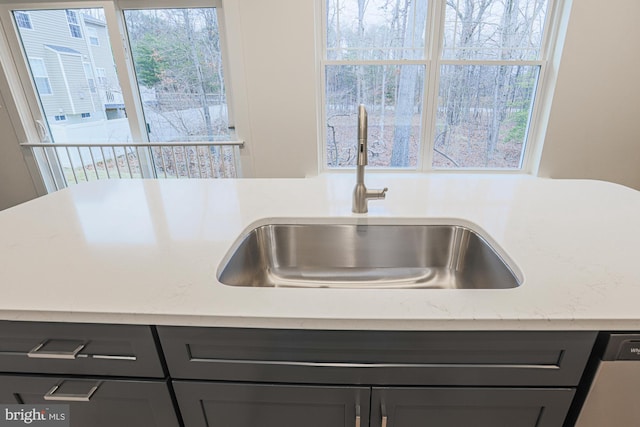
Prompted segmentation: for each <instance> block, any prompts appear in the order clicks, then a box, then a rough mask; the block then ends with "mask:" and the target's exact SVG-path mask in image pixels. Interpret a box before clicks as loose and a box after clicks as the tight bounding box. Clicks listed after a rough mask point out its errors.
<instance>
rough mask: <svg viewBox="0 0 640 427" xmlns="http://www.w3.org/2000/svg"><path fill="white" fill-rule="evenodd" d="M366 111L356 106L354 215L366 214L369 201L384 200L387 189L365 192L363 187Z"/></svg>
mask: <svg viewBox="0 0 640 427" xmlns="http://www.w3.org/2000/svg"><path fill="white" fill-rule="evenodd" d="M367 126H368V125H367V110H366V109H365V108H364V105H363V104H360V105H359V106H358V166H357V171H356V187H355V188H354V189H353V205H352V208H351V210H352V211H353V212H354V213H367V212H368V208H367V202H368V201H369V199H384V198H385V196H386V193H387V190H388V188H387V187H385V188H384V189H382V190H367V187H366V186H365V185H364V167H365V166H366V165H367V163H368V160H367Z"/></svg>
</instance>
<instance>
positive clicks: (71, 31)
mask: <svg viewBox="0 0 640 427" xmlns="http://www.w3.org/2000/svg"><path fill="white" fill-rule="evenodd" d="M65 14H66V17H67V25H68V26H69V34H70V35H71V38H74V39H83V38H84V34H82V26H81V24H80V19H79V18H78V12H77V11H76V10H73V9H65ZM71 16H73V19H74V20H75V21H76V22H71V19H69V18H70V17H71ZM74 29H75V30H77V31H78V34H75V33H74Z"/></svg>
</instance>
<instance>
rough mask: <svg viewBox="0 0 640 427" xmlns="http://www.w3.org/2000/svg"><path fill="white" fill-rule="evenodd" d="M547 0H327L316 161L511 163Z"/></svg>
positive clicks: (434, 165) (437, 165) (536, 64)
mask: <svg viewBox="0 0 640 427" xmlns="http://www.w3.org/2000/svg"><path fill="white" fill-rule="evenodd" d="M551 1H553V0H446V1H445V0H431V1H428V0H408V1H388V0H368V1H367V2H360V1H357V0H326V11H325V13H323V17H324V28H325V30H326V31H325V43H324V56H323V71H324V81H323V85H324V90H323V92H324V95H325V106H324V109H323V110H324V120H325V123H326V129H325V135H326V136H325V138H324V141H325V148H324V150H323V151H324V153H325V154H324V155H325V165H326V166H327V167H330V168H331V167H345V166H353V165H354V164H355V158H356V156H355V151H354V141H355V140H356V136H355V132H356V111H357V109H356V107H357V105H358V104H360V103H363V104H365V106H366V107H367V110H368V113H369V134H368V136H369V150H370V153H369V164H370V165H372V166H380V167H393V168H407V169H423V170H433V169H459V168H466V169H503V170H519V169H520V168H521V167H522V164H523V159H524V156H525V154H526V152H527V150H526V143H527V136H528V134H529V128H530V125H531V116H532V111H533V109H534V103H535V98H536V92H537V88H538V86H539V80H540V76H541V68H542V66H543V65H544V64H545V61H546V56H545V55H546V53H545V51H544V49H543V46H544V45H545V44H544V39H545V33H546V32H547V27H548V21H549V13H548V10H551V8H550V2H551Z"/></svg>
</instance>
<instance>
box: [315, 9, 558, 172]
mask: <svg viewBox="0 0 640 427" xmlns="http://www.w3.org/2000/svg"><path fill="white" fill-rule="evenodd" d="M317 1H318V3H319V4H318V6H317V7H318V8H319V9H318V10H320V11H321V12H320V20H321V23H320V25H318V29H319V31H321V34H320V35H319V36H318V37H317V40H318V43H319V44H320V46H318V49H317V51H318V52H319V53H320V55H321V57H320V58H319V59H320V60H319V61H318V62H319V67H320V73H319V74H320V82H319V85H318V86H319V88H318V92H319V99H320V103H321V105H320V112H319V117H320V123H319V137H318V138H319V144H318V151H319V156H318V160H319V162H320V164H319V166H318V169H319V171H320V172H329V173H334V172H340V171H343V170H346V171H350V170H352V169H353V167H333V166H329V165H328V158H327V151H328V150H327V117H326V102H327V100H326V68H327V66H330V65H355V66H357V65H396V64H419V65H424V66H425V67H426V73H425V79H424V82H423V84H424V88H423V99H422V103H423V104H422V105H423V108H422V119H421V120H422V130H421V133H420V147H419V148H418V156H417V157H418V158H417V162H416V166H415V167H390V166H388V167H373V166H371V168H372V169H375V170H376V171H377V172H378V171H380V172H400V173H415V172H430V173H465V172H468V173H505V174H514V173H516V174H521V173H531V172H533V171H534V170H535V169H536V168H537V164H536V159H535V158H534V157H535V154H536V153H539V152H540V151H541V146H542V143H543V141H542V138H541V133H542V132H543V129H542V127H543V126H544V124H543V123H541V122H542V121H543V120H542V111H543V109H544V105H545V104H547V103H549V102H551V100H550V99H549V98H550V97H551V94H550V93H549V90H547V87H548V82H547V80H548V79H549V77H548V74H549V72H548V68H549V65H550V62H551V60H552V58H553V55H554V51H555V49H556V45H557V41H558V33H559V27H560V25H561V22H562V16H561V15H562V11H563V10H565V7H564V4H565V2H566V0H548V2H549V3H548V6H547V7H548V8H547V15H546V17H545V24H544V25H545V27H544V28H545V30H544V33H543V38H542V43H541V46H540V56H539V58H538V59H537V60H530V61H515V60H509V61H499V60H454V59H443V49H444V27H445V15H446V0H427V1H428V3H427V27H426V32H425V47H424V58H423V59H419V60H413V59H412V60H384V61H371V60H362V61H361V60H357V61H348V60H329V59H328V50H329V49H328V46H327V25H328V23H327V0H317ZM444 65H495V66H499V65H513V66H516V65H524V66H536V67H539V74H538V80H537V84H536V88H535V90H534V92H533V100H534V102H533V108H532V109H531V113H530V120H529V123H528V126H527V129H526V132H525V140H524V141H523V144H524V147H523V150H522V153H521V160H520V167H518V168H495V167H488V168H473V167H459V168H441V167H434V166H433V159H434V155H435V151H434V148H435V135H436V115H437V106H438V105H437V104H438V93H439V86H440V71H441V69H442V66H444ZM354 144H355V142H354Z"/></svg>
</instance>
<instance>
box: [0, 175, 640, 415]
mask: <svg viewBox="0 0 640 427" xmlns="http://www.w3.org/2000/svg"><path fill="white" fill-rule="evenodd" d="M367 184H370V185H372V186H376V187H383V186H385V187H388V188H389V193H388V194H387V199H386V200H377V201H371V202H370V204H369V213H368V214H353V213H352V212H351V194H352V190H353V185H354V182H353V176H351V174H331V175H321V176H319V177H315V178H310V179H280V180H273V179H269V180H267V179H264V180H262V179H247V180H188V181H187V180H184V181H181V180H164V181H162V180H160V181H155V180H132V181H101V182H93V183H88V184H83V185H78V186H75V187H71V188H69V189H66V190H63V191H59V192H57V193H54V194H51V195H48V196H46V197H42V198H40V199H37V200H33V201H31V202H28V203H25V204H23V205H20V206H17V207H15V208H12V209H9V210H6V211H4V212H0V236H2V238H1V239H0V279H1V280H2V282H1V283H2V284H1V285H0V292H2V298H0V403H28V402H46V401H50V400H54V401H61V402H72V403H71V411H72V414H73V416H74V418H73V420H74V421H73V423H75V424H73V423H72V426H74V427H75V426H80V425H97V424H96V423H97V422H98V420H101V422H104V423H106V424H104V425H119V426H123V427H124V426H137V425H150V426H151V425H153V426H157V427H165V426H166V427H170V426H171V427H173V426H178V425H181V426H188V427H192V426H193V427H196V426H198V427H199V426H205V425H210V423H209V421H208V420H213V419H215V420H219V421H220V422H221V423H222V424H223V425H228V426H240V427H249V426H254V425H256V422H257V421H256V420H257V419H259V420H260V422H261V425H264V426H269V427H271V426H274V427H275V426H278V427H282V426H287V427H288V426H297V425H300V423H303V424H304V425H306V426H312V427H314V426H318V427H326V426H337V427H346V426H352V425H355V426H363V427H364V426H374V425H386V424H387V422H388V423H389V425H392V426H395V427H404V426H407V427H409V426H414V425H416V424H420V423H422V422H423V420H424V419H429V420H430V422H431V424H430V425H434V426H451V425H466V424H469V425H476V426H494V425H509V426H511V427H530V426H536V427H560V426H562V425H565V426H570V425H573V422H574V421H575V419H576V418H577V415H578V413H579V411H580V406H581V403H582V401H583V394H584V393H585V392H586V390H587V389H588V386H589V383H590V380H591V376H592V374H593V369H592V368H589V366H595V365H594V364H595V363H596V362H597V358H598V357H600V353H599V351H600V350H598V349H599V348H600V347H601V344H602V342H603V341H602V340H603V339H606V338H607V337H608V335H606V334H602V333H600V334H599V333H598V332H599V331H617V335H616V336H617V339H619V340H620V342H623V343H625V344H624V345H625V346H626V347H625V348H631V349H633V348H635V347H633V345H634V344H633V343H634V342H635V341H633V340H634V339H635V338H634V335H628V334H625V332H629V333H630V332H633V331H637V330H638V329H640V309H638V305H637V301H638V297H639V296H640V270H639V269H637V267H636V263H637V260H636V258H637V253H638V251H637V249H636V247H637V242H639V241H640V224H639V223H638V221H637V217H638V214H639V213H640V193H638V192H637V191H634V190H631V189H628V188H625V187H622V186H618V185H614V184H609V183H604V182H597V181H577V180H564V181H560V180H549V179H540V178H534V177H531V176H522V175H464V174H457V175H445V174H442V175H435V174H434V175H417V174H370V175H369V176H368V177H367ZM273 222H276V223H288V224H304V223H314V222H323V223H329V224H331V223H336V224H344V223H350V224H357V225H366V224H450V223H453V224H461V225H467V226H469V227H471V228H473V229H475V230H477V231H479V232H480V233H481V234H482V235H483V236H484V237H485V238H486V239H488V240H489V241H490V243H491V244H492V245H493V246H494V248H495V249H496V251H497V252H499V255H500V256H501V257H502V258H503V259H504V260H505V261H506V262H507V264H508V265H509V266H510V268H512V269H513V273H514V274H515V275H516V276H517V278H518V280H519V282H520V285H519V286H517V287H513V288H510V289H331V288H295V287H286V288H281V287H271V288H269V287H243V286H228V285H225V284H222V283H220V282H219V281H218V279H217V277H218V273H219V272H220V270H221V268H222V264H223V263H224V262H225V261H226V260H227V259H228V258H229V251H230V249H232V248H233V247H234V246H236V243H237V242H238V239H239V238H240V237H241V236H243V235H244V234H245V233H246V232H247V231H248V230H250V229H252V228H254V227H255V226H259V225H262V224H269V223H273ZM629 340H631V341H629ZM629 343H630V345H631V346H629ZM594 345H595V346H594ZM592 349H595V350H593V351H592ZM589 360H591V362H589V363H591V364H592V365H588V361H589ZM585 367H586V370H585ZM576 393H577V394H576ZM576 395H577V396H579V397H578V398H575V396H576ZM73 402H79V403H73ZM82 402H84V403H82ZM86 402H89V403H86ZM105 414H109V415H108V417H107V418H105V416H106V415H105ZM605 415H606V414H605ZM105 419H106V420H107V421H102V420H105ZM301 419H302V420H303V421H301Z"/></svg>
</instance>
